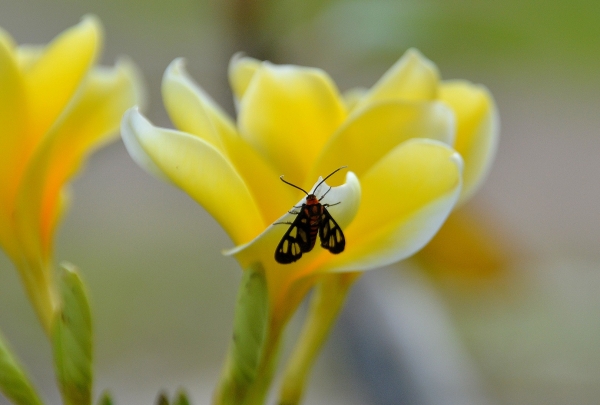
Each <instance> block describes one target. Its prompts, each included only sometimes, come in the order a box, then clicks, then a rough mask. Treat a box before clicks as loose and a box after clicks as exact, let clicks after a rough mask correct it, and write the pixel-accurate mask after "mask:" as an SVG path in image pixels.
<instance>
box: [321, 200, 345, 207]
mask: <svg viewBox="0 0 600 405" xmlns="http://www.w3.org/2000/svg"><path fill="white" fill-rule="evenodd" d="M341 203H342V202H341V201H338V202H336V203H335V204H323V207H333V206H334V205H338V204H341Z"/></svg>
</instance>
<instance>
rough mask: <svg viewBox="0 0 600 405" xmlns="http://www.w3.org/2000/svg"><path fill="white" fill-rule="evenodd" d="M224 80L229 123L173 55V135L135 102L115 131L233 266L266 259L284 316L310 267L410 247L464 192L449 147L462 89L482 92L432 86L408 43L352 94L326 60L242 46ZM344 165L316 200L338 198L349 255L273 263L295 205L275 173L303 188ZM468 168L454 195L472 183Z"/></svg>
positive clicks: (166, 84)
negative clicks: (176, 191)
mask: <svg viewBox="0 0 600 405" xmlns="http://www.w3.org/2000/svg"><path fill="white" fill-rule="evenodd" d="M229 77H230V82H231V86H232V89H233V92H234V95H235V102H236V106H237V110H238V116H237V124H236V123H234V122H233V121H232V120H231V119H230V118H229V117H228V116H227V115H226V114H225V113H224V112H223V111H222V110H221V109H220V108H219V107H218V106H217V105H216V104H215V103H214V102H213V101H212V100H211V99H210V97H209V96H208V95H206V93H205V92H204V91H203V90H202V89H201V88H200V87H199V86H198V85H196V84H195V83H194V82H193V81H192V79H191V78H190V77H189V76H188V75H187V73H186V72H185V70H184V66H183V61H182V60H181V59H178V60H175V61H174V62H173V63H172V64H171V65H170V66H169V68H168V69H167V70H166V72H165V75H164V78H163V98H164V102H165V106H166V108H167V111H168V112H169V114H170V116H171V119H172V121H173V123H174V124H175V126H176V127H177V128H178V129H179V130H180V131H175V130H168V129H162V128H157V127H155V126H153V125H152V124H151V123H150V122H149V121H148V120H147V119H145V118H144V117H143V116H142V115H141V114H140V113H139V112H138V111H137V110H135V109H132V110H130V111H128V113H127V114H126V115H125V117H124V119H123V124H122V134H123V138H124V142H125V145H126V146H127V148H128V150H129V152H130V154H131V155H132V157H133V158H134V159H135V160H136V161H137V162H138V163H139V164H140V165H141V166H142V167H144V168H145V169H146V170H148V171H149V172H151V173H153V174H155V175H157V176H159V177H161V178H163V179H166V180H168V181H171V182H173V183H174V184H175V185H177V186H178V187H180V188H182V189H183V190H185V191H186V192H187V193H188V194H190V196H192V197H193V198H194V199H195V200H196V201H198V202H199V203H200V204H201V205H202V206H204V207H205V208H206V209H207V210H208V211H209V212H210V213H211V214H212V215H213V216H214V217H215V218H216V219H217V220H218V221H219V223H220V224H221V225H222V226H223V228H224V229H225V230H226V231H227V233H228V234H229V235H230V237H231V238H232V240H233V242H234V243H235V244H236V248H234V249H232V250H230V251H229V252H228V253H229V254H232V255H235V257H236V258H237V259H238V260H239V261H240V263H241V265H242V267H244V268H248V267H249V266H251V265H253V264H255V263H260V264H261V265H262V267H263V268H264V270H265V274H266V279H267V284H268V293H269V300H270V308H271V309H272V311H273V315H272V316H274V317H277V316H278V314H279V316H281V317H282V318H286V317H287V316H289V314H290V311H291V310H293V309H295V306H296V305H297V303H298V302H299V301H300V300H301V299H302V298H303V297H304V295H305V293H306V290H307V289H308V288H310V287H311V286H312V283H311V282H310V281H307V280H310V279H311V276H318V275H319V274H322V273H331V272H352V271H357V270H360V271H363V270H369V269H372V268H376V267H381V266H384V265H387V264H390V263H393V262H396V261H399V260H402V259H404V258H406V257H408V256H410V255H412V254H413V253H415V252H416V251H417V250H419V249H420V248H421V247H423V245H424V244H425V243H427V242H428V241H429V240H430V239H431V237H432V236H433V235H434V234H435V232H436V231H437V230H438V229H439V227H440V226H441V224H442V223H443V221H444V220H445V218H446V217H447V215H448V214H449V212H450V211H451V209H452V208H453V207H454V205H455V203H456V202H457V200H458V199H459V198H460V196H461V185H462V175H461V172H462V159H461V157H460V155H459V154H458V153H457V152H456V151H455V150H454V149H453V148H452V145H454V143H455V139H456V137H455V135H456V133H457V128H458V131H459V132H460V131H461V128H462V122H463V120H462V119H461V118H462V117H461V115H460V114H461V110H460V107H462V104H461V103H462V97H464V96H465V95H467V96H469V95H471V94H472V93H474V92H483V93H484V94H486V95H487V93H486V92H485V91H484V90H482V89H480V88H479V87H475V86H472V85H470V84H468V83H465V82H457V83H440V81H439V77H438V73H437V70H436V69H435V67H434V66H433V64H432V63H431V62H429V61H428V60H426V59H425V58H423V57H422V56H421V55H420V54H419V53H418V52H417V51H414V50H411V51H409V52H407V54H406V55H405V56H404V57H403V58H402V59H401V60H400V61H399V62H398V63H397V64H396V65H394V66H393V67H392V68H391V69H390V71H389V72H387V73H386V74H385V75H384V76H383V78H382V79H381V80H380V81H379V82H378V83H377V84H376V85H375V86H374V87H373V88H372V89H370V90H368V91H353V92H351V93H350V94H349V95H348V96H347V97H344V96H342V95H341V94H340V93H339V91H338V89H337V88H336V87H335V85H334V83H333V82H332V80H331V79H330V78H329V76H328V75H327V74H326V73H325V72H323V71H322V70H319V69H314V68H305V67H299V66H291V65H281V66H278V65H273V64H271V63H269V62H260V61H258V60H255V59H252V58H248V57H244V56H235V57H234V58H233V59H232V61H231V64H230V71H229ZM453 86H454V87H456V89H457V90H456V91H452V89H453V88H454V87H453ZM461 92H462V93H464V94H457V93H461ZM465 109H467V108H466V107H465ZM457 118H458V120H457ZM457 122H458V125H457ZM471 124H473V123H472V122H469V125H471ZM467 130H468V129H467ZM467 130H465V131H467ZM470 148H471V149H475V148H479V149H482V148H484V146H482V145H480V144H477V145H475V146H470ZM479 154H480V151H477V153H475V152H473V156H475V157H471V156H470V155H469V154H467V156H466V160H467V161H471V160H475V159H476V157H478V156H479ZM341 166H348V168H349V170H350V171H349V172H348V173H347V175H346V180H345V183H344V184H343V185H341V186H339V187H333V189H332V190H331V192H329V193H328V194H327V196H326V198H325V200H324V201H323V202H324V203H329V204H334V203H337V202H341V203H340V204H339V205H335V206H332V207H330V209H329V211H330V213H331V215H332V216H333V217H334V218H335V219H336V221H337V222H338V223H339V225H340V226H341V227H342V229H343V231H344V233H345V235H346V249H345V251H344V252H343V253H341V254H338V255H332V254H330V253H329V252H328V251H326V250H324V249H320V248H318V247H317V248H315V249H313V250H312V251H311V252H309V253H306V254H304V256H303V257H302V258H301V259H300V260H299V261H297V262H295V263H292V264H287V265H282V264H279V263H277V262H276V261H275V259H274V257H273V256H274V252H275V248H276V246H277V244H278V242H279V240H280V239H281V237H282V236H283V234H284V233H285V232H286V229H287V227H286V226H282V225H273V224H274V223H275V222H285V221H289V220H290V219H293V217H292V214H289V213H288V210H290V209H291V208H292V207H293V206H295V205H298V204H300V203H301V202H302V201H304V199H302V200H301V199H300V197H302V195H301V192H300V191H298V190H296V189H294V188H292V187H289V186H287V185H285V184H283V183H281V182H280V181H279V176H280V175H282V174H283V175H285V177H286V179H287V180H289V181H291V182H292V183H294V184H296V185H298V186H300V187H302V188H304V189H306V190H309V189H311V186H313V184H316V182H317V181H318V179H319V178H320V177H319V176H324V175H327V174H329V173H331V172H332V171H333V170H335V169H337V168H338V167H341ZM482 166H485V165H482ZM482 170H483V169H480V170H479V171H482ZM336 176H337V175H336ZM335 178H336V177H335V176H334V177H332V179H335ZM469 178H470V180H469V183H468V184H467V185H466V186H467V190H466V191H463V194H462V195H465V194H464V193H468V192H469V190H468V189H469V188H470V187H473V185H474V184H476V183H477V181H478V178H477V176H472V175H469ZM331 182H332V183H335V181H334V180H331ZM327 187H328V186H327V185H325V184H324V185H323V186H322V188H321V190H318V191H317V192H316V194H317V196H318V197H320V196H321V195H322V194H324V192H325V191H326V190H327ZM311 190H312V189H311Z"/></svg>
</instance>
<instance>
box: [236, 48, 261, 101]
mask: <svg viewBox="0 0 600 405" xmlns="http://www.w3.org/2000/svg"><path fill="white" fill-rule="evenodd" d="M261 64H262V62H261V61H259V60H258V59H254V58H250V57H248V56H244V54H243V53H241V52H238V53H236V54H235V55H233V57H232V58H231V61H230V62H229V85H230V86H231V90H232V91H233V96H234V97H235V100H236V102H239V101H240V100H241V99H242V97H244V94H245V93H246V89H248V85H249V84H250V80H252V77H253V76H254V74H255V73H256V72H257V71H258V69H259V68H260V65H261Z"/></svg>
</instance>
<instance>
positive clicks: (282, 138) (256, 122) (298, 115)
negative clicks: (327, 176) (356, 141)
mask: <svg viewBox="0 0 600 405" xmlns="http://www.w3.org/2000/svg"><path fill="white" fill-rule="evenodd" d="M345 117H346V112H345V107H344V105H343V102H342V100H341V97H340V95H339V93H338V91H337V89H336V88H335V85H334V84H333V83H332V81H331V79H330V78H329V77H328V76H327V75H326V74H325V73H324V72H323V71H321V70H318V69H310V68H300V67H296V66H275V65H271V64H270V63H268V62H265V63H263V64H262V65H261V68H260V69H259V70H258V71H257V72H256V73H255V74H254V76H253V77H252V80H251V81H250V84H249V85H248V88H247V89H246V92H245V94H244V98H243V99H242V100H241V103H240V111H239V117H238V122H239V130H240V135H241V136H242V137H244V139H246V141H247V142H248V143H249V144H250V145H252V146H253V147H254V148H255V149H256V150H257V152H258V153H259V154H260V155H261V156H262V157H263V158H264V159H265V160H266V161H268V162H270V163H271V164H272V165H273V167H275V169H276V170H278V171H280V173H282V174H285V175H286V176H287V177H289V178H291V179H294V182H296V183H297V184H298V185H300V186H308V185H309V184H311V183H309V184H307V182H309V181H310V182H312V181H313V179H307V178H306V176H307V175H308V170H309V168H310V165H311V164H312V162H313V161H314V159H315V158H316V156H317V154H318V153H319V150H320V149H321V148H322V147H323V145H324V144H325V142H326V141H327V139H328V138H329V137H330V136H331V134H333V133H334V131H335V130H336V129H337V128H338V127H339V126H340V125H341V123H342V122H343V120H344V119H345Z"/></svg>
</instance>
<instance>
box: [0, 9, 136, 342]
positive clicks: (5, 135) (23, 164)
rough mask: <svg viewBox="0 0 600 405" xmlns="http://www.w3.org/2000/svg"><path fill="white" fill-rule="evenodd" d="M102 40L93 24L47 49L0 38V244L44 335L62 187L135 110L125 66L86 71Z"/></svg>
mask: <svg viewBox="0 0 600 405" xmlns="http://www.w3.org/2000/svg"><path fill="white" fill-rule="evenodd" d="M101 42H102V29H101V26H100V22H99V21H98V20H97V19H96V18H95V17H92V16H87V17H85V18H83V19H82V21H81V23H79V24H78V25H76V26H75V27H73V28H70V29H68V30H66V31H65V32H63V33H62V34H60V35H59V36H58V37H57V38H55V39H54V40H53V41H52V42H51V43H50V44H49V45H47V46H29V45H28V46H16V45H15V44H14V42H13V40H12V38H11V37H10V36H9V35H8V34H7V33H6V32H4V31H1V30H0V246H2V248H3V249H4V250H5V252H6V253H7V255H8V256H9V257H10V259H11V260H12V261H13V262H14V264H15V266H16V267H17V269H18V270H19V273H20V275H21V278H22V280H23V283H24V285H25V288H26V291H27V293H28V295H29V298H30V300H31V301H32V304H33V306H34V308H35V310H36V312H37V314H38V316H39V318H40V320H41V322H42V324H43V325H44V327H45V329H46V330H47V331H49V329H50V323H51V320H52V315H53V311H54V309H55V306H56V302H55V301H56V297H55V291H54V285H53V281H52V251H53V236H54V233H55V230H56V227H57V225H58V223H59V221H60V218H61V216H62V214H63V212H64V210H65V208H66V205H67V203H68V193H67V190H66V189H65V184H66V183H67V181H68V180H70V179H71V178H72V177H73V176H74V175H75V174H76V173H77V171H78V170H79V169H80V167H81V165H82V163H83V161H84V159H85V157H86V156H87V155H88V154H89V153H90V152H91V151H92V150H93V149H95V148H97V147H99V146H101V145H102V144H105V143H106V142H108V141H110V140H112V139H113V138H114V135H115V133H116V130H117V129H118V124H119V121H120V118H121V116H122V114H123V112H124V111H125V110H126V109H127V108H128V107H131V106H132V105H134V104H136V103H140V97H139V91H140V86H139V83H138V77H137V73H136V70H135V68H134V66H133V65H132V64H131V63H129V62H127V61H119V62H118V63H117V64H116V66H115V67H113V68H107V67H99V66H94V63H95V61H96V58H97V54H98V52H99V49H100V47H101Z"/></svg>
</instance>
